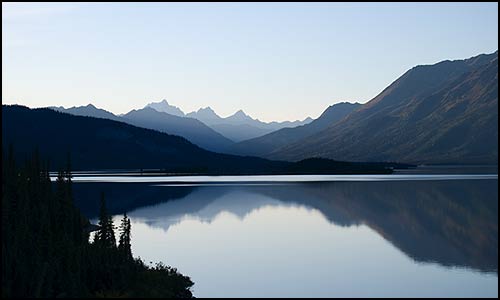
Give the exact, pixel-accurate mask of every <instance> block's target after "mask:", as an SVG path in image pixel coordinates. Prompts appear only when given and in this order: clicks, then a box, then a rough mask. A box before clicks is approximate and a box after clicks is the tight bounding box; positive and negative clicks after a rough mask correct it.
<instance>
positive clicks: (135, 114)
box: [49, 104, 233, 152]
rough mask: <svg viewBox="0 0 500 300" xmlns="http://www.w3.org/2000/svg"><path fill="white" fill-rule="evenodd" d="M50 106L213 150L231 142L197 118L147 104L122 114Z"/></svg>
mask: <svg viewBox="0 0 500 300" xmlns="http://www.w3.org/2000/svg"><path fill="white" fill-rule="evenodd" d="M49 108H51V109H53V110H56V111H59V112H65V113H69V114H72V115H76V116H87V117H94V118H101V119H109V120H114V121H120V122H125V123H128V124H132V125H135V126H139V127H143V128H148V129H154V130H158V131H161V132H165V133H168V134H172V135H178V136H182V137H184V138H186V139H188V140H189V141H190V142H192V143H194V144H196V145H198V146H200V147H202V148H205V149H207V150H211V151H215V152H222V151H226V149H227V148H228V147H229V145H231V144H233V142H232V141H231V140H229V139H227V138H226V137H224V136H222V135H221V134H220V133H218V132H216V131H214V130H213V129H211V128H210V127H208V126H206V125H205V124H203V123H202V122H200V121H198V120H196V119H192V118H184V117H179V116H174V115H171V114H168V113H165V112H159V111H157V110H155V109H153V108H151V107H148V106H146V107H145V108H143V109H139V110H132V111H130V112H128V113H127V114H124V115H121V116H116V115H114V114H113V113H111V112H109V111H106V110H104V109H99V108H96V107H95V106H94V105H92V104H89V105H87V106H80V107H71V108H68V109H65V108H64V107H49Z"/></svg>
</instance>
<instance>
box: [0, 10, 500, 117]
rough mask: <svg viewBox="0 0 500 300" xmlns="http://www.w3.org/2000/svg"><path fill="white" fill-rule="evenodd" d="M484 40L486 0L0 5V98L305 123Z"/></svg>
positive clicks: (491, 30) (491, 41)
mask: <svg viewBox="0 0 500 300" xmlns="http://www.w3.org/2000/svg"><path fill="white" fill-rule="evenodd" d="M497 36H498V3H426V4H411V3H402V4H395V3H384V4H381V3H378V4H377V3H372V4H368V3H357V4H356V3H355V4H345V3H205V4H200V3H123V4H120V3H106V4H98V3H92V4H86V3H82V4H78V3H73V4H41V3H38V4H27V3H18V4H9V3H7V4H6V3H2V102H3V103H20V104H24V105H27V106H30V107H40V106H51V105H57V106H60V105H62V106H65V107H69V106H78V105H86V104H88V103H89V102H92V103H93V104H95V105H96V106H97V107H101V108H104V109H107V110H110V111H112V112H114V113H124V112H127V111H129V110H131V109H133V108H140V107H143V106H144V105H145V104H147V103H148V102H152V101H160V100H162V99H164V98H165V99H167V100H168V101H169V102H170V103H171V104H173V105H176V106H179V107H180V108H181V109H182V110H184V111H185V112H190V111H192V110H197V109H198V108H200V107H206V106H211V107H212V108H213V109H214V110H215V111H216V112H218V113H219V114H220V115H222V116H227V115H229V114H232V113H234V112H235V111H236V110H238V109H243V110H244V111H245V112H246V113H248V114H250V115H252V116H253V117H256V118H259V119H261V120H264V121H271V120H285V119H290V120H292V119H293V120H295V119H303V118H305V117H307V116H311V117H313V118H315V117H318V116H319V115H320V114H321V112H322V111H323V110H324V109H325V108H326V107H327V106H328V105H331V104H334V103H336V102H341V101H352V102H356V101H357V102H362V103H363V102H366V101H368V100H370V99H371V98H373V97H374V96H376V95H377V94H378V93H379V92H380V91H381V90H382V89H383V88H385V87H386V86H387V85H389V84H390V83H391V82H392V81H394V80H395V79H397V77H399V76H400V75H401V74H403V73H404V72H405V71H406V70H408V69H409V68H411V67H413V66H415V65H418V64H432V63H436V62H439V61H441V60H445V59H463V58H468V57H471V56H475V55H477V54H480V53H491V52H494V51H496V50H497V49H498V37H497Z"/></svg>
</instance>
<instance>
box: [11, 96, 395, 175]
mask: <svg viewBox="0 0 500 300" xmlns="http://www.w3.org/2000/svg"><path fill="white" fill-rule="evenodd" d="M150 109H151V108H146V109H145V110H146V111H147V110H150ZM155 112H156V111H155ZM156 113H158V114H162V113H160V112H156ZM2 145H3V146H4V147H9V148H10V146H12V149H13V154H14V155H15V156H16V157H29V156H30V155H31V153H32V152H33V151H34V150H35V149H36V151H37V154H39V155H40V156H41V157H46V158H49V159H50V169H51V170H58V169H60V168H64V166H65V165H66V163H67V161H68V160H67V159H68V158H69V159H70V161H71V165H72V167H73V169H74V170H105V169H144V168H146V169H156V170H159V169H161V170H162V171H163V172H168V173H188V174H211V175H220V174H325V173H326V174H332V173H333V174H345V173H347V174H367V173H368V174H380V173H383V174H386V173H391V172H392V170H391V169H389V167H392V165H389V164H384V163H377V164H364V163H350V162H336V161H332V160H325V159H310V160H309V159H308V160H303V161H301V162H298V163H291V162H284V161H271V160H267V159H263V158H258V157H248V156H247V157H242V156H236V155H228V154H221V153H215V152H211V151H208V150H205V149H202V148H200V147H198V146H196V145H194V144H192V143H191V142H189V141H188V140H186V139H185V138H183V137H180V136H176V135H169V134H166V133H162V132H159V131H156V130H151V129H146V128H141V127H136V126H133V125H130V124H126V123H124V122H119V121H114V120H108V119H103V118H94V117H88V116H75V115H71V114H68V113H61V112H58V111H55V110H53V109H48V108H39V109H29V108H27V107H24V106H19V105H11V106H6V105H2ZM5 150H7V149H5ZM9 151H10V150H9ZM4 153H6V151H4ZM68 155H69V157H68ZM46 163H47V162H44V164H46Z"/></svg>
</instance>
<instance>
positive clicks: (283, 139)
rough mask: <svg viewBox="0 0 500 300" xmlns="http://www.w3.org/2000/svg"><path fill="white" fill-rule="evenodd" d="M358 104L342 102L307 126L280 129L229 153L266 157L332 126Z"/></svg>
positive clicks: (245, 142) (236, 147) (236, 146)
mask: <svg viewBox="0 0 500 300" xmlns="http://www.w3.org/2000/svg"><path fill="white" fill-rule="evenodd" d="M360 106H361V104H359V103H348V102H342V103H337V104H334V105H332V106H330V107H328V108H327V109H326V110H325V111H324V112H323V113H322V114H321V116H320V117H319V118H317V119H316V120H314V121H312V122H311V123H309V124H305V125H302V126H297V127H293V128H282V129H279V130H277V131H274V132H271V133H269V134H266V135H264V136H261V137H257V138H253V139H250V140H247V141H243V142H240V143H237V144H234V145H233V146H232V147H231V148H230V152H231V153H235V154H240V155H254V156H267V155H270V154H271V153H272V152H274V151H276V149H279V148H280V147H283V146H286V145H288V144H290V143H293V142H295V141H298V140H300V139H302V138H305V137H307V136H310V135H313V134H315V133H318V132H320V131H322V130H323V129H325V128H327V127H328V126H330V125H333V124H335V123H337V122H339V121H340V120H342V119H343V118H344V117H345V116H347V115H348V114H350V113H351V112H352V111H354V110H356V109H357V108H359V107H360Z"/></svg>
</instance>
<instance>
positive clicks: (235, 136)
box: [186, 107, 313, 142]
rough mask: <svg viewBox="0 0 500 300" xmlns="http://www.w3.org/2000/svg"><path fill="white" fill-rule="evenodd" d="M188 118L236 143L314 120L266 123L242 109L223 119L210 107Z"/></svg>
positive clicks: (190, 114) (192, 113)
mask: <svg viewBox="0 0 500 300" xmlns="http://www.w3.org/2000/svg"><path fill="white" fill-rule="evenodd" d="M186 116H187V117H191V118H195V119H198V120H200V121H202V122H203V123H205V124H207V125H208V126H210V127H212V128H213V129H215V130H216V131H218V132H220V133H221V134H222V135H224V136H226V137H228V138H230V139H231V140H233V141H235V142H240V141H244V140H248V139H252V138H255V137H258V136H262V135H265V134H267V133H270V132H273V131H275V130H279V129H281V128H286V127H296V126H301V125H304V124H307V123H310V122H311V121H312V120H313V119H311V118H310V117H308V118H306V119H304V120H302V121H299V120H297V121H284V122H276V121H274V122H269V123H266V122H262V121H260V120H258V119H254V118H252V117H250V116H249V115H247V114H246V113H245V112H244V111H243V110H241V109H240V110H238V111H237V112H235V113H234V114H233V115H231V116H229V117H226V118H222V117H220V116H219V115H217V113H216V112H215V111H214V110H213V109H212V108H210V107H205V108H200V109H199V110H198V111H195V112H190V113H188V114H187V115H186Z"/></svg>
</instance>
